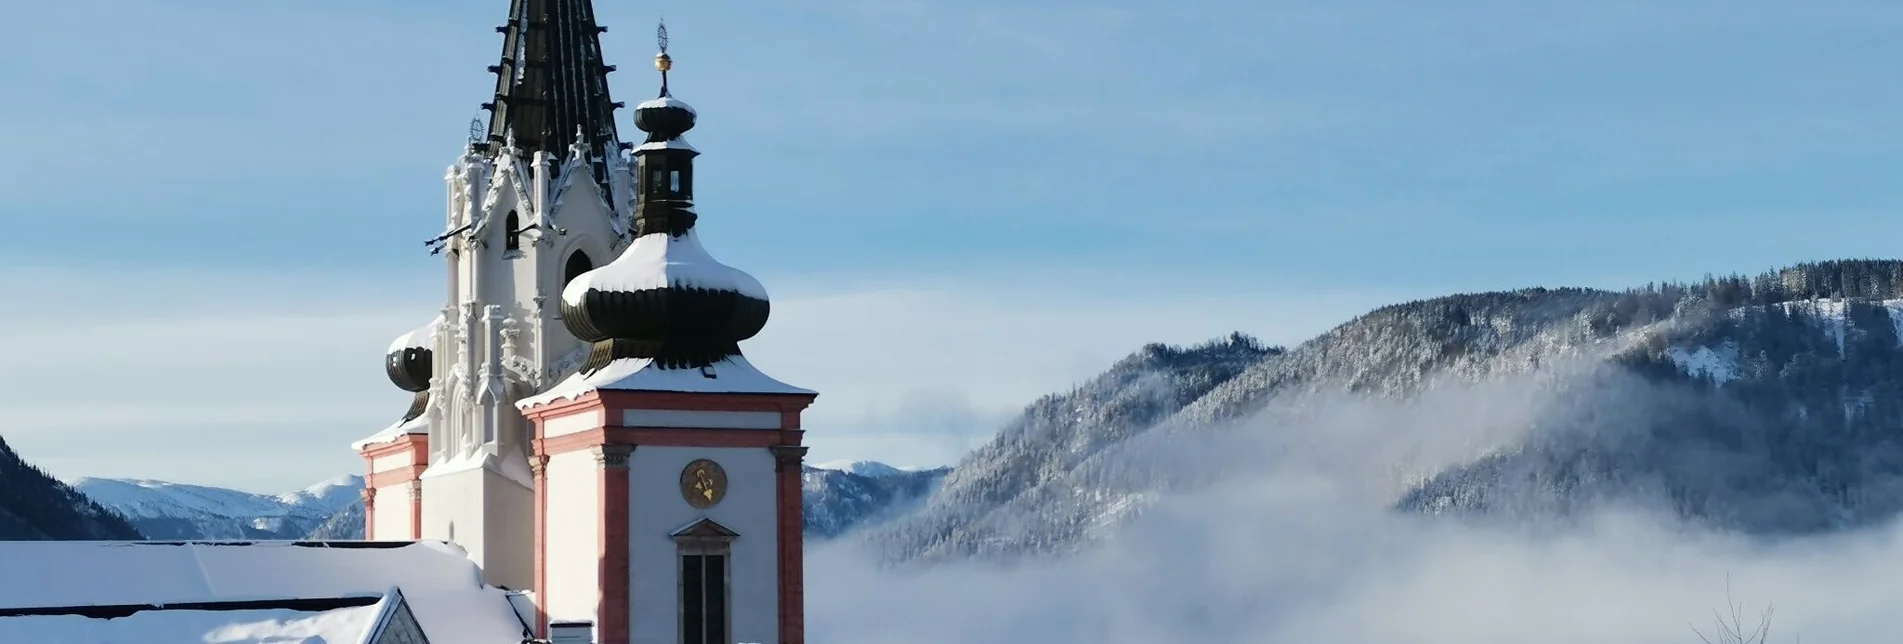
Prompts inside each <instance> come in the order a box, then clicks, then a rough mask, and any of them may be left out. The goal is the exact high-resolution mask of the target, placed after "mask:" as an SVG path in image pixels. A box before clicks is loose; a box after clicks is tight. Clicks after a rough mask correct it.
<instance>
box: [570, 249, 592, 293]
mask: <svg viewBox="0 0 1903 644" xmlns="http://www.w3.org/2000/svg"><path fill="white" fill-rule="evenodd" d="M592 270H595V262H594V260H591V259H588V253H584V252H581V251H579V250H578V251H575V252H574V253H573V254H571V255H569V256H568V264H567V265H565V266H563V267H562V288H568V283H569V282H573V281H575V278H577V277H581V274H582V273H586V272H588V271H592Z"/></svg>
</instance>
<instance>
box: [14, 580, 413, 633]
mask: <svg viewBox="0 0 1903 644" xmlns="http://www.w3.org/2000/svg"><path fill="white" fill-rule="evenodd" d="M102 583H105V582H102ZM383 610H385V608H384V605H383V603H382V601H381V600H378V601H377V603H375V604H371V605H368V606H351V607H345V608H337V609H332V610H323V611H302V610H290V609H281V608H277V609H248V610H246V609H241V610H230V609H225V608H219V609H216V610H208V609H206V608H199V609H196V610H193V609H176V608H167V609H155V610H145V611H139V612H137V613H133V614H131V615H126V616H124V617H115V618H111V619H102V618H97V617H89V616H86V615H71V614H60V615H20V616H13V617H5V618H0V641H5V642H61V643H65V642H71V643H74V644H80V643H83V644H201V643H203V642H217V643H218V644H278V643H280V642H299V643H302V642H325V643H327V644H328V643H336V644H359V643H360V642H364V641H365V640H366V636H368V635H370V633H371V631H372V629H373V627H374V626H375V625H376V622H377V616H378V615H380V614H381V613H382V611H383Z"/></svg>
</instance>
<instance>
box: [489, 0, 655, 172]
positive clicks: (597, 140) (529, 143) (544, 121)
mask: <svg viewBox="0 0 1903 644" xmlns="http://www.w3.org/2000/svg"><path fill="white" fill-rule="evenodd" d="M607 30H608V29H607V27H602V26H599V25H596V24H595V8H594V3H593V2H591V1H590V0H510V3H509V22H508V24H506V25H503V26H501V27H497V28H496V31H497V32H500V33H502V34H503V41H502V62H501V63H499V64H497V65H495V66H492V67H490V68H489V71H491V72H494V73H495V74H496V96H495V100H494V101H493V102H491V103H485V104H483V108H484V109H487V110H490V112H491V115H490V118H489V135H488V141H487V144H489V145H490V146H498V145H501V144H502V143H504V142H505V141H507V140H508V139H509V138H510V136H511V135H513V136H514V139H515V146H516V147H517V148H519V149H521V150H522V151H523V152H524V153H525V154H533V153H534V152H547V153H549V154H551V155H554V156H555V157H556V158H557V159H563V160H566V159H567V157H568V146H569V145H570V144H572V143H574V141H575V136H576V132H577V130H579V131H580V133H581V135H582V136H583V137H584V138H586V139H587V141H588V147H589V148H590V150H592V154H593V156H594V159H595V161H596V163H595V165H596V168H595V170H596V172H595V178H596V180H598V181H603V182H604V183H605V180H606V177H607V168H606V166H605V165H604V164H603V163H602V162H601V160H602V159H606V158H608V155H611V154H619V153H620V141H621V139H620V138H619V137H618V136H617V135H616V133H615V123H614V110H615V109H616V108H618V107H621V104H619V103H616V102H614V101H613V100H612V99H610V98H609V96H608V73H609V72H612V71H614V67H613V66H611V65H606V64H604V63H603V62H602V59H601V34H602V33H603V32H605V31H607Z"/></svg>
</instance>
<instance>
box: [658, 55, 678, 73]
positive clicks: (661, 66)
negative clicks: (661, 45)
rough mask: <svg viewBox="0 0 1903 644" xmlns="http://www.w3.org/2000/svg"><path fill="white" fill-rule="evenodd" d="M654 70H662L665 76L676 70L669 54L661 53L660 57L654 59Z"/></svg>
mask: <svg viewBox="0 0 1903 644" xmlns="http://www.w3.org/2000/svg"><path fill="white" fill-rule="evenodd" d="M654 68H655V69H658V70H661V73H663V74H665V73H667V72H668V71H669V70H672V69H674V59H673V58H669V57H668V56H667V52H661V54H660V55H657V56H655V57H654Z"/></svg>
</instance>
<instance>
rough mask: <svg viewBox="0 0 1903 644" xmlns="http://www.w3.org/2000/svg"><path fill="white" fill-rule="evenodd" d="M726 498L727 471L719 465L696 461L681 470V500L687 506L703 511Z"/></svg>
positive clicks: (703, 460)
mask: <svg viewBox="0 0 1903 644" xmlns="http://www.w3.org/2000/svg"><path fill="white" fill-rule="evenodd" d="M726 496H727V470H724V469H721V468H720V464H719V463H715V462H713V461H710V460H707V459H704V458H703V459H698V460H696V461H694V462H692V463H688V464H687V468H686V469H683V470H681V498H683V499H686V500H687V504H688V505H691V506H694V507H696V508H700V509H702V510H705V509H707V508H711V507H714V505H716V504H718V503H720V500H721V499H723V498H726Z"/></svg>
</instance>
